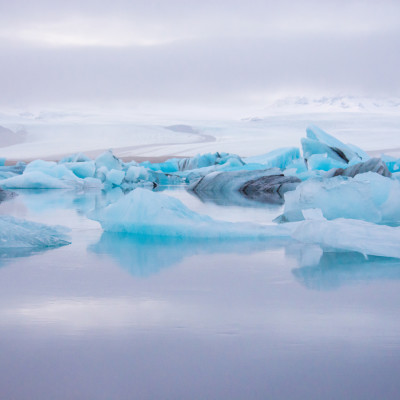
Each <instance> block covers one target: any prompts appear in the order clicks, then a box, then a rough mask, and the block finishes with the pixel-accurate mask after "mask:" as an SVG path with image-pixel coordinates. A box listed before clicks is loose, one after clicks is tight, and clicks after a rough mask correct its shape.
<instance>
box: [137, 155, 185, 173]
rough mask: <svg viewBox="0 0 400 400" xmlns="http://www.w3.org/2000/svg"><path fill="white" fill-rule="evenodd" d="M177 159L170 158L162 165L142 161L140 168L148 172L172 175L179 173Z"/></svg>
mask: <svg viewBox="0 0 400 400" xmlns="http://www.w3.org/2000/svg"><path fill="white" fill-rule="evenodd" d="M178 162H179V158H171V159H170V160H167V161H164V162H162V163H151V162H150V161H144V162H142V163H140V166H142V167H143V168H146V169H148V170H150V171H161V172H165V173H168V174H170V173H173V172H178V171H179V164H178Z"/></svg>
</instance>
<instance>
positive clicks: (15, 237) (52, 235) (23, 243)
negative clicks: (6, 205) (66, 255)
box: [0, 215, 70, 252]
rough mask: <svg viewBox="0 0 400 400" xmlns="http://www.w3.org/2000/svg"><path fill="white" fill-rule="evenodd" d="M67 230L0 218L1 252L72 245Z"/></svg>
mask: <svg viewBox="0 0 400 400" xmlns="http://www.w3.org/2000/svg"><path fill="white" fill-rule="evenodd" d="M66 232H67V229H66V228H64V227H61V226H48V225H45V224H40V223H37V222H30V221H26V220H23V219H18V218H14V217H11V216H4V215H2V216H0V250H1V251H2V252H3V251H4V250H6V249H10V248H13V249H17V248H29V249H34V250H40V249H43V248H46V247H59V246H65V245H67V244H70V241H69V239H68V236H67V234H66Z"/></svg>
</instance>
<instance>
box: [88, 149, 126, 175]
mask: <svg viewBox="0 0 400 400" xmlns="http://www.w3.org/2000/svg"><path fill="white" fill-rule="evenodd" d="M95 163H96V168H101V167H105V168H106V169H107V170H108V171H111V170H112V169H116V170H121V169H122V164H123V163H122V161H121V160H120V159H119V158H117V157H115V156H114V154H113V153H112V151H111V150H108V151H105V152H104V153H102V154H100V155H99V156H98V157H97V158H96V160H95Z"/></svg>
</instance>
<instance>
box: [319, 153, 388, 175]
mask: <svg viewBox="0 0 400 400" xmlns="http://www.w3.org/2000/svg"><path fill="white" fill-rule="evenodd" d="M313 157H314V156H313ZM365 172H375V173H377V174H379V175H382V176H386V177H388V178H390V177H391V175H392V174H391V173H390V171H389V170H388V167H387V166H386V164H385V163H384V162H383V161H382V160H381V159H380V158H370V159H369V160H368V161H365V162H361V163H357V164H354V165H351V166H350V167H347V168H344V169H343V168H338V169H336V170H333V171H330V172H329V173H328V174H326V175H325V177H326V178H328V177H331V176H339V175H341V176H349V177H352V178H353V177H355V176H356V175H358V174H363V173H365Z"/></svg>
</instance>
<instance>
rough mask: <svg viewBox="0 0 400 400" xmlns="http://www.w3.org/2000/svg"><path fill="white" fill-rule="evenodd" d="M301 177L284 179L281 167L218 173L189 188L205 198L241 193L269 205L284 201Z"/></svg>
mask: <svg viewBox="0 0 400 400" xmlns="http://www.w3.org/2000/svg"><path fill="white" fill-rule="evenodd" d="M298 183H300V180H299V179H298V178H295V177H292V176H289V177H287V176H285V175H283V174H282V173H281V170H280V169H278V168H274V169H266V170H255V171H247V170H239V171H224V172H221V171H215V172H212V173H210V174H208V175H206V176H204V177H203V178H201V179H200V180H198V181H197V182H194V183H192V184H191V185H190V186H189V190H192V191H193V192H195V193H196V194H199V195H200V196H201V197H202V198H204V197H205V196H209V197H215V196H229V195H231V194H232V193H241V194H243V195H245V196H247V197H249V198H251V199H255V200H258V201H264V202H269V203H279V202H283V194H284V193H285V192H286V191H287V190H294V188H295V186H296V185H297V184H298Z"/></svg>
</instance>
